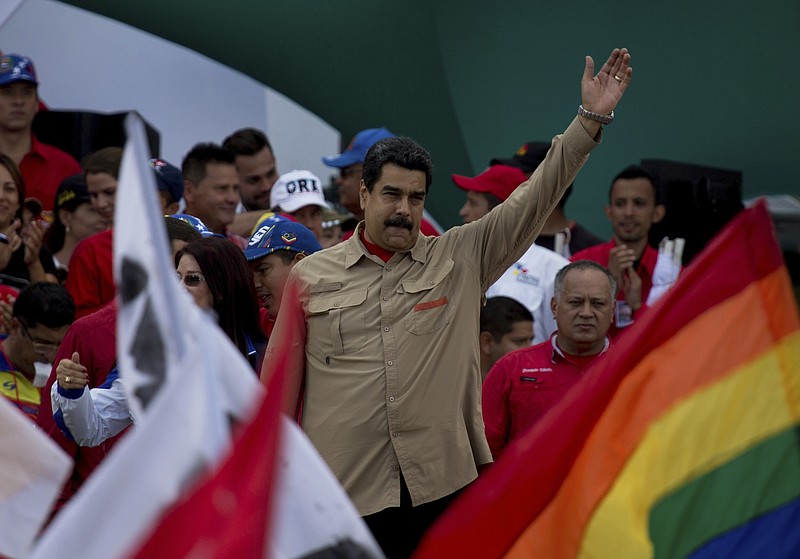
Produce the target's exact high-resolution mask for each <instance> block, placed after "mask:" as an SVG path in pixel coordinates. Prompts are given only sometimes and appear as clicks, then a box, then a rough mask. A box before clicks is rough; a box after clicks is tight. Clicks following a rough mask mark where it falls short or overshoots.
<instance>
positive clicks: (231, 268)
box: [175, 237, 265, 357]
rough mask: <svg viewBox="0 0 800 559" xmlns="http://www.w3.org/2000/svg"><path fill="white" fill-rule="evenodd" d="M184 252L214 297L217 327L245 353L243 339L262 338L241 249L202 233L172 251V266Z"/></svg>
mask: <svg viewBox="0 0 800 559" xmlns="http://www.w3.org/2000/svg"><path fill="white" fill-rule="evenodd" d="M184 254H188V255H190V256H193V257H194V259H195V260H196V261H197V264H198V265H199V266H200V272H201V273H202V274H203V276H204V277H205V281H206V285H208V289H209V290H210V291H211V295H212V297H213V299H214V303H213V305H214V312H216V313H217V321H218V323H219V326H220V328H222V330H223V331H224V332H225V333H226V334H227V335H228V337H229V338H230V339H231V341H232V342H233V343H234V344H235V345H236V347H238V348H239V351H241V352H242V354H243V355H244V356H245V357H247V339H246V337H245V336H248V337H249V338H250V340H251V341H252V342H253V343H254V344H255V345H258V343H259V342H263V341H264V339H265V338H264V333H263V331H262V330H261V324H260V322H259V313H258V309H259V303H258V296H257V295H256V288H255V283H254V281H253V273H252V272H251V271H250V266H248V265H247V259H246V258H245V257H244V253H243V252H242V250H241V249H240V248H239V247H237V246H236V245H235V244H233V243H232V242H231V241H229V240H228V239H225V238H223V237H203V238H202V239H200V240H199V241H194V242H191V243H189V244H188V245H186V246H185V247H183V248H182V249H180V250H179V251H178V252H177V253H175V267H176V268H177V267H178V263H179V262H180V260H181V257H182V256H183V255H184Z"/></svg>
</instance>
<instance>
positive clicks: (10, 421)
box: [0, 396, 72, 558]
mask: <svg viewBox="0 0 800 559" xmlns="http://www.w3.org/2000/svg"><path fill="white" fill-rule="evenodd" d="M71 471H72V461H71V460H70V459H69V457H68V456H67V455H66V454H65V453H64V452H63V451H62V450H61V449H60V448H59V447H58V445H56V444H55V443H54V442H53V441H52V440H50V438H49V437H47V435H45V434H44V433H42V432H41V431H40V430H38V429H37V428H36V425H35V424H34V423H33V422H31V420H30V419H28V418H27V417H25V416H24V415H23V414H22V413H20V411H19V410H18V409H16V408H15V407H14V406H12V405H11V404H10V403H9V402H8V401H7V400H6V399H5V398H3V397H2V396H0V556H5V557H15V558H16V557H24V556H26V555H27V554H28V552H29V551H30V547H31V543H32V542H33V540H34V538H35V537H36V534H38V533H39V529H40V528H41V527H42V524H44V521H45V520H46V519H47V515H48V514H49V513H50V507H52V506H53V503H55V500H56V497H58V494H59V493H60V491H61V486H62V484H63V483H64V481H65V480H66V478H67V475H69V473H70V472H71Z"/></svg>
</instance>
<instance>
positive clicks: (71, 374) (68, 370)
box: [56, 351, 89, 390]
mask: <svg viewBox="0 0 800 559" xmlns="http://www.w3.org/2000/svg"><path fill="white" fill-rule="evenodd" d="M56 375H57V376H58V385H59V386H60V387H61V388H63V389H65V390H69V389H74V388H83V387H84V386H86V385H87V384H89V374H88V373H87V372H86V367H84V366H83V365H81V360H80V356H79V355H78V352H77V351H76V352H73V354H72V359H62V360H61V361H59V362H58V366H57V367H56Z"/></svg>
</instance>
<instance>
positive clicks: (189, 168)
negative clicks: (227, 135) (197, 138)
mask: <svg viewBox="0 0 800 559" xmlns="http://www.w3.org/2000/svg"><path fill="white" fill-rule="evenodd" d="M235 161H236V154H235V153H233V151H231V150H229V149H228V148H224V147H222V146H220V145H217V144H214V143H210V142H209V143H202V144H197V145H195V146H194V147H193V148H192V149H191V150H190V151H189V153H187V154H186V156H185V157H184V158H183V163H182V164H181V172H182V173H183V178H184V179H186V180H188V181H191V182H193V183H194V184H200V182H201V181H202V180H203V179H204V178H206V172H207V171H206V167H207V165H208V164H209V163H224V164H227V165H234V164H235Z"/></svg>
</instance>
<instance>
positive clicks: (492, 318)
mask: <svg viewBox="0 0 800 559" xmlns="http://www.w3.org/2000/svg"><path fill="white" fill-rule="evenodd" d="M528 321H530V322H533V315H532V314H531V311H529V310H528V309H527V308H526V307H525V305H523V304H522V303H520V302H519V301H517V300H516V299H512V298H511V297H489V298H488V299H487V300H486V305H484V306H483V307H481V326H480V328H481V330H480V331H481V332H489V333H490V334H491V335H492V338H494V341H495V342H497V343H500V341H501V340H502V338H503V336H505V335H506V334H508V333H509V332H511V330H512V329H513V328H514V323H515V322H528Z"/></svg>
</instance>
